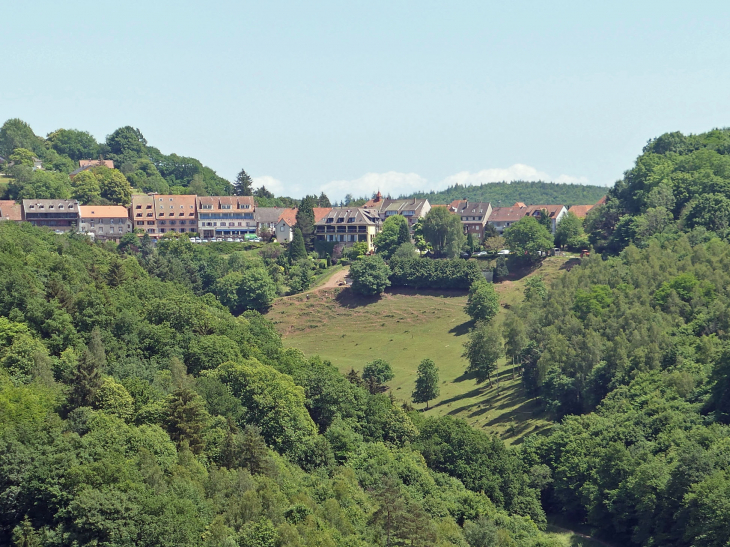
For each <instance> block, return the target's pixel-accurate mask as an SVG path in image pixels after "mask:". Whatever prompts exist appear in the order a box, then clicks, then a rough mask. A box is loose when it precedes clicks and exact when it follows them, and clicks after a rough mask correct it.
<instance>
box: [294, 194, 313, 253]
mask: <svg viewBox="0 0 730 547" xmlns="http://www.w3.org/2000/svg"><path fill="white" fill-rule="evenodd" d="M316 206H317V196H304V198H303V199H302V201H301V203H300V204H299V207H298V208H297V224H296V227H297V228H299V229H300V230H301V231H302V237H303V238H304V247H305V248H306V249H307V251H311V250H312V249H313V248H314V207H316Z"/></svg>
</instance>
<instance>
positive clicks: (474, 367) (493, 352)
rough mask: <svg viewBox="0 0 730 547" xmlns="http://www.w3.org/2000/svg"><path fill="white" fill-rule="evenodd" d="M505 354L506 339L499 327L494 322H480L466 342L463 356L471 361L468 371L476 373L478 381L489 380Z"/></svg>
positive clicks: (490, 383)
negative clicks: (503, 338)
mask: <svg viewBox="0 0 730 547" xmlns="http://www.w3.org/2000/svg"><path fill="white" fill-rule="evenodd" d="M503 355H504V341H503V340H502V334H501V332H500V330H499V327H497V325H495V324H494V323H486V322H480V323H477V324H476V326H475V327H474V329H473V330H472V331H471V333H470V334H469V340H467V341H466V342H465V343H464V354H463V357H465V358H466V359H467V361H469V366H468V367H467V369H466V371H467V372H469V373H472V374H474V376H475V377H476V379H477V382H483V381H484V380H489V385H490V386H491V385H492V374H493V373H494V372H495V371H496V370H497V361H498V360H499V358H500V357H502V356H503Z"/></svg>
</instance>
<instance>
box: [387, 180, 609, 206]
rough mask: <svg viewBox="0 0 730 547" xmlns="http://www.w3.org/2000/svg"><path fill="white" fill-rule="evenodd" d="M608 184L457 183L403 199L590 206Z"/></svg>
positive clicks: (497, 204)
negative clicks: (443, 188) (466, 184)
mask: <svg viewBox="0 0 730 547" xmlns="http://www.w3.org/2000/svg"><path fill="white" fill-rule="evenodd" d="M608 190H609V188H608V187H607V186H588V185H585V184H566V183H558V182H543V181H537V182H528V181H523V180H519V181H513V182H487V183H484V184H479V185H468V186H464V185H462V184H455V185H453V186H450V187H448V188H447V189H446V190H441V191H440V192H434V191H431V192H415V193H413V194H408V195H404V196H401V197H402V198H426V199H428V201H430V202H431V203H432V204H441V203H451V202H452V201H453V200H455V199H468V200H469V201H489V202H491V203H492V205H493V206H494V207H500V206H501V207H505V206H508V205H514V203H515V202H517V201H521V202H523V203H525V204H526V205H543V204H561V205H565V206H567V207H570V206H571V205H589V204H592V203H596V202H597V201H598V200H599V199H601V198H602V197H603V196H605V195H606V193H607V192H608Z"/></svg>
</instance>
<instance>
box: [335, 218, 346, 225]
mask: <svg viewBox="0 0 730 547" xmlns="http://www.w3.org/2000/svg"><path fill="white" fill-rule="evenodd" d="M343 222H345V219H344V218H338V219H337V224H341V223H343Z"/></svg>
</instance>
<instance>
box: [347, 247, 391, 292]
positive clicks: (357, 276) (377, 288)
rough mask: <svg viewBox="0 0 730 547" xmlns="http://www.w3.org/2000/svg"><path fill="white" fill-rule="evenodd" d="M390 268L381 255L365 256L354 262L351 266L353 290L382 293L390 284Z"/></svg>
mask: <svg viewBox="0 0 730 547" xmlns="http://www.w3.org/2000/svg"><path fill="white" fill-rule="evenodd" d="M389 275H390V270H389V269H388V266H387V265H386V264H385V262H383V259H382V258H380V257H379V256H363V257H361V258H359V259H357V260H356V261H355V262H353V264H352V267H351V268H350V277H352V290H353V291H355V292H356V293H359V294H364V295H368V296H369V295H374V294H380V293H382V292H383V291H384V290H385V289H386V288H387V287H389V286H390V281H389V280H388V276H389Z"/></svg>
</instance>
